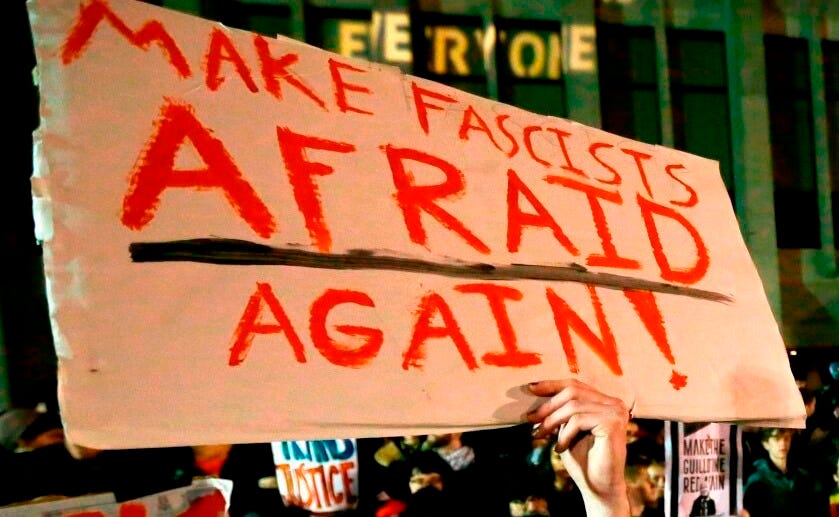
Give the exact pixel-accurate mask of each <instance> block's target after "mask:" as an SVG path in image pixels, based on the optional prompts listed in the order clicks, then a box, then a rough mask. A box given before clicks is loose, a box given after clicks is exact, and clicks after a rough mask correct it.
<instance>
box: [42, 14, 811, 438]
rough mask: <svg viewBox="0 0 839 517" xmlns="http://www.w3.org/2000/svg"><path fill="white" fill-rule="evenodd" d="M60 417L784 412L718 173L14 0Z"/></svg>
mask: <svg viewBox="0 0 839 517" xmlns="http://www.w3.org/2000/svg"><path fill="white" fill-rule="evenodd" d="M28 7H29V13H30V20H31V24H32V31H33V37H34V41H35V48H36V56H37V62H38V68H37V72H38V74H37V76H38V78H39V86H40V94H41V125H40V127H39V128H38V130H37V131H36V133H35V173H34V177H33V179H32V183H33V194H34V204H35V212H36V219H37V221H36V225H37V230H38V232H39V237H40V239H42V241H43V244H44V261H45V271H46V276H47V280H48V296H49V302H50V311H51V312H50V314H51V318H52V325H53V336H54V340H55V346H56V351H57V354H58V357H59V370H60V371H59V376H60V398H61V403H62V416H63V418H64V422H65V425H66V428H67V432H68V434H69V435H70V437H71V439H72V440H74V441H76V442H79V443H82V444H85V445H88V446H95V447H99V448H111V447H141V446H164V445H178V444H191V443H240V442H249V441H250V442H269V441H277V440H301V439H321V438H324V439H325V438H329V439H337V438H349V437H359V438H360V437H365V436H382V435H387V436H393V435H402V434H427V433H429V432H435V433H439V432H443V431H457V430H466V429H480V428H490V427H498V426H505V425H510V424H514V423H518V422H521V421H522V419H523V415H524V414H525V413H526V412H527V411H528V409H529V408H531V407H532V406H533V405H534V404H535V403H536V401H535V400H534V399H533V397H532V396H530V395H528V394H527V393H526V392H525V390H523V389H522V386H524V385H526V384H527V383H528V382H530V381H534V380H538V379H552V378H561V377H569V376H570V377H577V378H579V379H581V380H584V381H587V382H589V383H592V384H594V385H596V386H598V387H599V388H600V389H602V390H603V391H606V392H608V393H611V394H614V395H616V396H619V397H621V398H622V399H623V400H625V401H626V403H627V404H628V405H629V406H631V407H632V408H633V414H634V415H635V416H637V417H648V418H662V419H665V418H666V419H673V420H683V421H696V420H714V421H731V420H744V421H770V420H771V421H776V422H777V421H783V422H785V423H786V424H787V425H801V424H802V423H803V415H804V408H803V404H802V402H801V400H800V397H799V395H798V391H797V388H796V386H795V383H794V379H793V377H792V373H791V371H790V368H789V363H788V360H787V356H786V353H785V349H784V345H783V343H782V341H781V337H780V334H779V331H778V327H777V325H776V323H775V321H774V319H773V315H772V313H771V311H770V308H769V305H768V303H767V300H766V296H765V294H764V291H763V288H762V285H761V281H760V278H759V277H758V275H757V272H756V270H755V267H754V264H753V263H752V261H751V258H750V256H749V253H748V250H747V248H746V246H745V244H744V242H743V239H742V237H741V235H740V233H739V228H738V225H737V222H736V220H735V216H734V213H733V211H732V207H731V203H730V201H729V198H728V195H727V193H726V190H725V187H724V185H723V182H722V180H721V178H720V174H719V170H718V164H717V163H716V162H713V161H710V160H707V159H704V158H701V157H698V156H693V155H690V154H686V153H683V152H678V151H675V150H672V149H668V148H664V147H659V146H652V145H648V144H644V143H641V142H636V141H632V140H628V139H626V138H622V137H619V136H616V135H613V134H610V133H606V132H604V131H601V130H598V129H595V128H591V127H586V126H583V125H581V124H578V123H575V122H573V121H570V120H565V119H559V118H554V117H547V116H541V115H537V114H534V113H530V112H526V111H523V110H521V109H517V108H515V107H512V106H508V105H504V104H501V103H499V102H495V101H492V100H488V99H484V98H480V97H476V96H473V95H470V94H468V93H465V92H462V91H459V90H456V89H453V88H450V87H447V86H444V85H441V84H437V83H434V82H431V81H427V80H423V79H420V78H416V77H411V76H409V75H405V74H403V73H401V72H400V71H399V69H397V68H393V67H389V66H386V65H380V64H375V63H370V62H366V61H360V60H353V59H350V58H344V57H341V56H338V55H337V54H333V53H329V52H326V51H323V50H320V49H317V48H314V47H311V46H308V45H305V44H303V43H300V42H297V41H294V40H291V39H286V38H282V37H278V38H270V37H266V36H262V35H257V34H254V33H251V32H246V31H241V30H236V29H232V28H229V27H225V26H223V25H221V24H218V23H215V22H212V21H208V20H203V19H200V18H197V17H193V16H189V15H186V14H182V13H178V12H175V11H170V10H167V9H164V8H160V7H156V6H152V5H149V4H144V3H139V2H135V1H132V0H85V1H80V0H30V2H29V3H28Z"/></svg>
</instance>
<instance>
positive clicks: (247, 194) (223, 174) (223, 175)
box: [122, 102, 276, 238]
mask: <svg viewBox="0 0 839 517" xmlns="http://www.w3.org/2000/svg"><path fill="white" fill-rule="evenodd" d="M155 126H156V129H155V131H154V134H153V135H152V137H151V139H150V141H149V143H148V144H147V146H146V148H145V150H144V151H143V152H142V154H141V155H140V158H139V159H138V160H137V163H136V165H135V166H134V170H133V171H132V173H131V179H130V185H129V187H128V192H126V194H125V197H124V198H123V201H122V224H124V225H125V226H127V227H128V228H131V229H132V230H141V229H142V228H143V227H144V226H146V225H147V224H148V223H149V222H150V221H151V220H152V219H153V218H154V215H155V211H156V210H157V208H158V204H159V203H160V196H161V194H163V191H164V190H166V189H167V188H175V187H177V188H189V189H193V190H196V191H201V190H207V189H220V190H221V191H222V192H224V196H225V198H226V199H227V202H228V203H229V204H230V205H231V206H232V207H233V209H234V210H235V211H236V213H237V214H239V216H240V217H242V219H244V220H245V222H247V223H248V225H249V226H250V227H251V228H252V229H253V231H255V232H256V233H257V234H258V235H260V236H261V237H265V238H268V237H270V236H271V234H272V233H274V232H275V231H276V223H275V222H274V217H273V216H272V215H271V213H270V212H269V211H268V207H266V206H265V204H264V203H263V202H262V200H261V199H260V198H259V196H258V195H257V194H256V192H255V191H254V189H253V187H251V185H250V183H248V182H247V181H246V180H245V179H244V178H243V177H242V173H241V172H240V171H239V169H238V168H237V167H236V164H235V163H234V162H233V159H232V158H231V157H230V154H229V153H228V152H227V149H225V147H224V144H223V143H222V142H221V140H219V139H217V138H215V137H213V135H212V133H211V131H210V130H209V129H207V128H206V127H204V126H203V125H202V124H201V122H199V121H198V119H197V118H195V114H194V113H193V108H192V106H190V105H180V104H175V103H173V102H167V103H166V104H165V105H164V106H163V108H162V109H161V117H160V119H158V120H157V122H155ZM187 139H189V141H190V142H192V145H193V146H194V148H195V150H196V151H197V152H198V154H199V155H200V156H201V158H202V160H204V163H205V164H206V167H205V168H203V169H195V170H188V169H175V156H176V155H177V153H178V150H179V149H180V148H181V146H182V145H183V143H184V141H186V140H187Z"/></svg>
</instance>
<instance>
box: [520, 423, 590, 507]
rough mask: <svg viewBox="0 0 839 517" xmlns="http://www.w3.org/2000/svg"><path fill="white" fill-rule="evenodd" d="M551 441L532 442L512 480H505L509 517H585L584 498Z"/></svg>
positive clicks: (538, 440) (551, 439)
mask: <svg viewBox="0 0 839 517" xmlns="http://www.w3.org/2000/svg"><path fill="white" fill-rule="evenodd" d="M555 445H556V442H555V441H554V440H553V437H539V438H534V439H533V440H532V443H531V450H530V451H529V453H530V454H528V455H527V456H525V457H524V458H523V459H524V460H525V461H522V464H521V465H519V466H518V467H517V468H516V469H515V470H514V473H513V475H512V476H510V478H509V479H507V480H505V484H506V485H507V486H506V487H504V488H505V489H506V491H507V493H508V494H509V495H508V496H507V502H506V504H507V507H508V513H505V515H508V516H509V517H531V516H537V515H538V516H562V517H565V516H569V517H577V516H585V508H584V506H583V498H582V494H581V493H580V490H579V489H578V488H577V485H576V484H575V483H574V480H572V479H571V475H570V474H569V473H568V469H566V468H565V463H564V462H563V461H562V458H561V457H560V454H559V452H557V451H556V449H555Z"/></svg>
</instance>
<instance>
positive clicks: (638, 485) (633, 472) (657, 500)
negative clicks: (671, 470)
mask: <svg viewBox="0 0 839 517" xmlns="http://www.w3.org/2000/svg"><path fill="white" fill-rule="evenodd" d="M624 476H625V477H626V485H627V497H628V498H629V508H630V515H631V517H663V516H664V505H663V502H664V501H663V500H664V468H663V465H662V464H661V463H659V462H657V461H655V460H653V459H652V458H649V457H646V456H638V455H629V456H628V459H627V464H626V468H625V470H624Z"/></svg>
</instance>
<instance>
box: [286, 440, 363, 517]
mask: <svg viewBox="0 0 839 517" xmlns="http://www.w3.org/2000/svg"><path fill="white" fill-rule="evenodd" d="M357 445H358V444H357V442H356V440H355V439H352V438H350V439H344V440H297V441H284V442H273V443H272V444H271V450H272V451H273V454H274V464H275V465H276V466H277V485H278V487H279V489H280V494H281V495H282V496H283V500H284V501H285V502H286V504H290V505H294V506H299V507H301V508H305V509H307V510H309V511H312V512H337V511H341V510H348V509H350V508H353V507H354V506H355V503H356V501H357V500H358V447H357Z"/></svg>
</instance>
